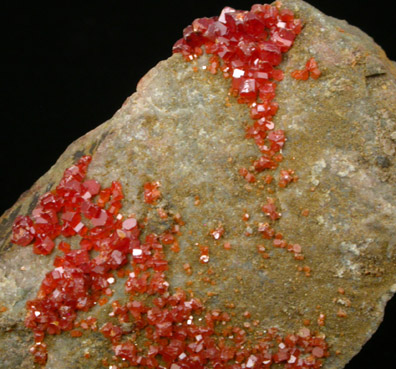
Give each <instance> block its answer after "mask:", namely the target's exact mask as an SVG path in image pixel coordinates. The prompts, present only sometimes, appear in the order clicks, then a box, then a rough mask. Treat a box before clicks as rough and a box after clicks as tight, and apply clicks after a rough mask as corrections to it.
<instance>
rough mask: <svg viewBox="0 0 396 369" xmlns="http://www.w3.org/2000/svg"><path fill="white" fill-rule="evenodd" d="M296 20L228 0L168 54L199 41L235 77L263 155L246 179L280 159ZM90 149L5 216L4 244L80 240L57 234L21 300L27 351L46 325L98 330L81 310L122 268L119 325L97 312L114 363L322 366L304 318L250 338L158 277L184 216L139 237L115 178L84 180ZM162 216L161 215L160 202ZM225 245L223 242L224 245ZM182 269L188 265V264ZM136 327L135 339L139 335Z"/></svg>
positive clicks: (316, 339) (40, 340)
mask: <svg viewBox="0 0 396 369" xmlns="http://www.w3.org/2000/svg"><path fill="white" fill-rule="evenodd" d="M301 27H302V25H301V21H300V20H298V19H295V18H294V15H293V13H292V12H291V11H289V10H287V9H280V8H279V7H277V6H270V5H254V6H253V7H252V8H251V11H237V10H234V9H232V8H228V7H227V8H225V9H224V10H223V11H222V13H221V14H220V16H219V17H213V18H201V19H197V20H195V21H194V22H193V24H192V25H191V26H189V27H187V28H186V29H185V30H184V37H183V39H181V40H179V41H178V42H177V43H176V44H175V46H174V49H173V50H174V52H180V53H182V54H183V55H184V57H185V58H186V59H187V60H192V59H194V58H196V57H198V56H199V55H202V53H203V50H202V47H204V48H205V51H206V52H207V53H208V54H213V55H212V57H211V59H210V65H209V68H208V70H209V71H210V72H211V73H217V71H218V70H219V69H221V71H222V72H223V74H224V76H225V77H230V78H232V83H231V92H232V94H233V95H234V96H236V97H238V101H239V102H240V103H243V104H247V105H248V106H249V109H250V115H251V118H252V119H253V120H254V123H253V125H252V126H250V127H248V128H247V132H246V136H247V137H248V138H251V139H254V140H255V142H256V144H257V146H258V148H259V150H260V151H261V153H262V156H261V157H260V158H258V159H257V160H256V161H255V162H254V163H253V166H252V168H249V170H247V169H246V168H241V169H240V170H239V173H240V174H241V176H243V177H244V178H245V180H246V181H247V182H249V183H254V182H255V181H256V177H255V175H253V174H252V173H251V171H253V170H255V171H256V172H258V173H259V172H262V171H264V170H267V171H268V170H274V169H275V168H277V167H278V165H279V163H280V162H281V161H282V158H283V157H282V154H281V151H282V148H283V146H284V144H285V141H286V137H285V133H284V131H283V130H279V129H278V130H275V126H274V123H273V122H272V117H273V116H274V115H275V114H276V112H277V109H278V105H277V104H276V103H275V102H274V101H273V99H274V97H275V89H276V82H278V81H281V80H282V79H283V77H284V75H283V72H282V71H281V70H279V69H276V68H275V67H277V66H278V65H279V63H280V62H281V60H282V53H285V52H286V51H288V50H289V49H290V47H291V46H292V44H293V41H294V39H295V37H296V35H297V34H299V33H300V31H301ZM307 68H310V73H311V76H312V78H315V77H314V76H316V75H318V72H317V65H316V64H315V63H314V62H313V61H312V60H311V61H310V63H309V66H308V63H307ZM319 74H320V73H319ZM91 159H92V158H91V157H89V156H84V157H82V158H81V159H80V160H79V161H78V163H77V164H75V165H73V166H71V167H70V168H68V169H67V170H66V171H65V173H64V175H63V177H62V179H61V181H60V183H59V185H58V186H57V187H56V189H55V190H53V191H52V192H48V193H46V194H44V195H43V196H42V197H41V198H40V199H39V202H38V204H37V206H36V207H35V209H34V210H33V212H32V216H31V217H29V216H19V217H17V219H16V220H15V223H14V226H13V235H12V242H14V243H16V244H18V245H20V246H24V247H25V246H27V245H29V244H32V243H33V252H34V253H36V254H41V255H48V254H50V253H51V252H52V251H53V250H54V248H55V241H56V238H57V237H59V236H63V237H66V238H67V237H78V241H79V248H77V249H73V248H72V247H71V245H70V244H69V243H67V242H65V241H61V242H60V243H59V244H58V249H59V251H60V252H62V255H61V256H56V258H55V260H54V269H53V270H51V271H50V272H48V273H47V274H46V276H45V278H44V280H43V281H42V284H41V286H40V289H39V291H38V294H37V297H36V299H34V300H31V301H28V302H27V316H26V319H25V324H26V326H27V327H28V328H30V329H32V330H33V332H34V339H35V344H34V345H33V346H32V347H31V349H30V351H31V353H32V354H33V356H34V359H35V361H36V362H37V363H39V364H42V365H45V363H46V361H47V346H46V344H45V342H44V339H45V335H46V334H52V335H53V334H60V333H62V332H63V331H70V335H71V336H72V337H80V336H82V335H83V332H82V331H81V330H78V329H76V328H79V327H80V328H81V329H84V330H88V329H92V330H97V320H96V319H95V318H92V317H88V318H87V319H85V320H81V321H78V320H77V317H78V312H79V311H89V310H90V308H92V306H94V305H95V304H97V303H98V304H100V305H102V304H105V303H106V301H107V297H101V296H102V295H107V296H111V295H112V290H111V288H110V287H111V284H113V283H114V282H115V280H116V278H115V275H114V271H115V270H117V276H119V277H122V276H127V279H126V282H125V292H126V294H128V296H129V301H128V302H127V303H125V304H121V303H120V302H118V301H113V302H112V308H113V311H112V313H111V314H110V316H112V317H113V319H117V320H118V323H119V324H118V323H117V324H115V323H112V322H105V323H104V324H103V325H102V326H101V328H100V332H101V333H102V334H103V336H104V337H106V338H107V339H108V340H109V341H110V342H111V345H112V348H113V351H114V354H115V356H116V358H117V360H120V359H121V360H122V361H123V364H122V367H125V366H128V365H133V366H144V367H147V368H157V367H162V368H164V367H165V368H170V369H188V368H194V369H195V368H202V369H203V368H205V367H207V366H211V367H214V368H219V369H221V368H227V369H243V368H249V369H250V368H255V369H256V368H257V369H258V368H262V369H269V368H270V367H271V365H272V364H273V363H277V364H282V365H283V366H284V368H286V369H294V368H296V369H297V368H300V369H303V368H314V369H315V368H320V367H321V366H322V360H321V359H322V358H324V357H326V356H328V355H329V353H328V347H327V344H326V341H325V339H324V336H322V335H319V334H312V333H311V332H310V331H309V329H307V328H302V329H301V330H300V331H299V332H298V333H295V334H283V335H282V334H280V333H279V332H278V330H277V329H275V328H271V329H269V330H268V331H267V332H265V333H261V334H260V333H259V332H255V337H256V339H255V341H254V342H251V339H250V338H249V339H248V337H249V336H248V334H247V332H246V331H245V330H244V329H243V328H240V327H238V326H235V325H233V324H232V320H231V317H230V315H229V314H228V313H227V312H225V311H221V310H213V311H210V310H209V309H208V308H206V307H205V306H204V305H203V304H202V303H201V302H200V301H199V300H198V299H196V298H194V297H193V296H192V295H191V296H190V297H188V294H187V293H186V292H185V291H184V290H182V289H176V290H174V291H172V288H171V286H170V284H169V282H168V281H167V276H166V271H167V270H168V267H169V265H168V261H167V260H166V252H165V251H166V250H165V248H169V249H170V250H172V251H174V252H177V251H178V250H179V248H178V242H177V239H176V236H177V234H178V233H179V229H180V226H182V225H183V224H184V223H183V222H182V221H181V218H180V216H179V215H176V216H175V217H174V220H175V224H174V226H173V227H172V228H171V229H170V230H169V231H166V232H164V233H163V234H162V235H155V234H149V235H147V236H146V238H145V240H144V242H141V241H140V229H139V224H138V222H137V219H136V217H135V216H129V217H126V218H125V217H124V216H123V215H121V214H120V213H119V212H120V210H121V208H122V200H123V193H122V186H121V184H120V183H119V182H113V183H112V184H111V186H110V187H108V188H104V189H102V188H101V185H100V184H99V182H97V181H96V180H95V179H88V180H86V179H85V176H86V173H87V169H88V165H89V163H90V161H91ZM272 179H273V177H272V176H270V175H267V176H266V177H265V178H264V181H265V183H267V184H270V183H271V182H272ZM295 180H296V176H294V172H293V171H292V170H281V172H280V180H279V186H280V187H286V186H287V185H288V184H289V183H290V182H292V181H295ZM159 186H160V184H159V182H149V183H146V184H145V185H144V188H143V190H144V202H146V203H147V204H149V205H155V204H156V201H157V200H158V199H159V198H160V197H161V193H160V191H159ZM159 210H161V209H159ZM262 210H263V212H264V213H265V214H266V215H267V216H268V217H269V218H270V219H271V221H275V220H276V219H278V218H279V217H280V215H281V214H280V213H279V212H278V211H277V209H276V205H275V201H274V199H272V198H268V199H267V203H266V204H264V205H263V207H262ZM159 214H162V216H163V217H165V218H166V217H168V215H167V214H166V213H165V212H164V211H163V210H162V211H160V212H159ZM246 220H247V219H246ZM258 232H260V233H261V234H262V236H263V238H264V239H268V240H271V239H272V240H273V246H274V247H282V248H287V249H288V250H289V251H291V252H294V254H295V257H296V258H301V257H302V255H301V254H300V253H301V246H300V245H298V244H294V245H293V244H288V243H287V242H286V241H285V240H283V236H282V235H281V234H279V233H276V232H275V230H274V228H272V227H271V226H270V225H269V224H268V223H265V224H260V225H259V227H258ZM210 234H211V236H212V237H213V238H214V239H215V240H219V239H220V238H221V237H222V235H223V234H224V228H223V227H222V226H221V225H220V226H219V227H218V228H217V229H215V230H213V231H211V232H210ZM227 245H228V243H227ZM198 246H199V248H200V262H201V263H202V264H207V263H208V262H209V260H210V258H209V247H208V246H202V245H198ZM224 248H226V249H227V248H229V247H228V246H227V247H226V244H224ZM92 251H94V252H92ZM264 251H265V247H264V246H262V247H259V252H261V253H262V256H263V257H265V258H268V257H269V255H268V254H267V253H265V252H264ZM126 266H129V268H132V270H129V269H126ZM122 267H124V268H122ZM121 268H122V269H121ZM183 268H184V270H185V271H186V272H187V273H188V274H191V273H192V270H191V266H190V265H189V264H188V263H186V264H184V265H183ZM128 322H132V323H133V327H134V328H133V331H132V332H129V331H128V332H127V331H125V330H124V329H123V328H122V325H123V323H128ZM131 333H132V334H131ZM138 336H139V337H142V338H143V340H142V341H140V340H136V337H138ZM139 342H140V343H139ZM85 357H87V358H88V357H89V355H88V356H85ZM111 367H117V366H116V365H112V366H111Z"/></svg>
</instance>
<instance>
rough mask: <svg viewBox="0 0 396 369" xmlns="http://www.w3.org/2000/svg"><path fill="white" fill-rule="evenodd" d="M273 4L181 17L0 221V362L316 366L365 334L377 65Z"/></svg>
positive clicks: (386, 289) (384, 124)
mask: <svg viewBox="0 0 396 369" xmlns="http://www.w3.org/2000/svg"><path fill="white" fill-rule="evenodd" d="M283 3H284V4H287V5H288V7H289V8H290V9H292V10H293V12H292V11H287V10H285V9H284V8H282V7H280V8H279V7H276V6H273V7H270V6H263V5H255V6H253V7H252V9H251V11H250V12H241V11H237V10H234V9H231V8H226V9H224V10H223V12H222V13H221V14H220V16H219V17H218V18H203V19H198V20H196V21H194V22H193V24H192V25H191V26H190V27H187V28H186V30H185V31H184V35H183V40H184V41H179V42H178V43H177V44H176V46H175V49H176V51H177V54H179V53H182V54H183V55H182V56H180V55H174V56H173V57H171V58H170V59H169V60H167V61H165V62H162V63H160V64H159V65H158V66H157V67H156V68H155V69H154V70H152V71H151V72H150V73H149V74H148V75H147V76H146V77H145V78H144V79H143V80H142V82H141V83H140V85H139V86H138V93H137V94H136V95H134V96H133V97H132V98H130V99H128V100H127V101H126V103H125V104H124V106H123V108H122V109H121V110H120V111H119V112H118V113H117V114H116V115H115V117H114V118H113V119H112V120H111V121H110V122H108V123H106V124H104V125H102V126H101V127H98V128H97V129H96V130H95V131H93V132H91V133H89V134H88V135H86V136H85V137H83V138H81V139H80V140H79V141H77V142H76V143H73V144H72V145H71V147H70V148H69V149H68V151H67V152H66V153H65V154H64V155H63V156H62V157H61V159H60V161H59V162H58V163H57V164H56V165H55V166H54V168H52V169H51V170H50V172H48V173H47V174H46V175H45V176H43V177H42V178H41V179H40V180H39V181H38V182H37V183H36V184H35V185H34V187H33V188H32V189H31V190H30V191H29V192H28V193H27V194H25V195H24V196H23V197H22V198H21V200H20V201H19V202H18V203H17V204H16V205H15V207H13V208H12V209H11V210H10V211H9V212H8V213H6V214H5V215H4V216H3V218H2V223H1V226H2V227H3V228H2V229H4V235H5V237H4V242H3V244H2V245H3V246H2V255H1V261H0V267H1V269H0V273H2V274H1V279H0V285H1V289H0V324H1V325H0V326H1V327H5V329H4V330H1V331H0V341H1V344H0V349H3V350H4V348H5V349H6V350H7V355H3V356H4V357H5V359H3V362H2V363H1V364H0V367H1V365H4V367H21V368H31V367H33V365H34V364H33V359H35V360H36V362H37V363H39V364H45V363H46V365H47V367H51V368H75V367H82V368H85V367H87V368H96V367H97V368H99V367H103V365H105V366H106V367H109V368H112V369H114V368H119V367H127V366H128V365H134V366H146V367H158V366H162V367H169V368H173V369H179V368H184V367H185V368H187V367H205V366H207V365H212V366H215V367H232V368H235V369H237V368H242V367H243V368H260V367H261V368H270V367H271V366H272V367H273V368H275V367H284V368H304V367H308V368H310V367H312V368H319V367H323V368H327V369H332V368H341V367H342V366H343V365H344V364H345V363H346V362H347V361H348V360H349V358H350V357H351V356H352V355H353V354H355V353H356V352H357V350H358V349H359V347H360V346H361V345H362V343H364V342H365V340H366V339H367V337H368V336H369V335H370V334H371V333H372V332H373V330H374V329H375V327H376V325H377V324H378V322H379V320H380V318H381V313H382V309H383V304H384V302H385V300H386V299H387V298H388V297H389V296H390V293H391V292H390V291H393V289H392V286H393V285H394V283H395V281H394V273H393V272H392V271H393V270H394V269H395V263H396V260H395V253H394V252H393V251H394V247H393V246H394V243H392V239H393V238H392V237H394V233H393V232H394V229H396V224H394V219H395V217H393V216H392V215H393V214H394V207H395V202H394V197H395V196H394V188H395V187H394V183H395V180H396V179H395V173H394V170H393V168H394V166H392V165H393V161H392V160H393V159H392V157H391V155H392V148H394V147H393V146H392V142H390V141H389V140H388V136H389V137H391V136H390V134H389V133H390V132H393V130H394V121H396V119H395V117H396V112H395V111H394V106H393V105H392V104H390V103H389V101H394V97H395V96H396V87H395V82H394V79H393V77H391V75H392V73H394V69H392V68H393V67H392V66H391V65H390V64H388V62H387V60H386V58H385V57H384V56H383V55H382V54H381V52H380V51H379V50H378V49H376V46H375V45H373V44H372V42H371V41H369V40H368V38H366V36H364V35H362V34H360V33H359V32H358V31H357V30H356V29H354V28H352V27H349V26H347V25H345V24H341V23H340V22H338V21H336V20H334V19H328V18H326V17H324V16H323V15H321V14H320V13H318V12H317V11H315V10H314V9H312V8H311V7H309V6H308V5H306V4H304V3H302V2H300V1H292V0H289V1H284V2H283ZM294 14H295V15H294ZM279 17H282V18H281V19H280V18H279ZM295 17H298V18H299V19H302V20H304V23H305V25H304V28H303V29H302V30H301V29H299V28H298V26H299V25H300V26H301V24H300V22H298V21H297V22H296V21H295V20H294V19H295ZM294 26H295V27H296V28H293V27H294ZM340 27H342V28H343V32H340V30H339V29H340ZM300 31H301V32H300ZM290 32H291V33H290ZM292 34H294V36H296V34H298V36H297V39H296V43H295V44H294V45H293V46H292V47H290V46H291V43H290V42H291V41H293V40H294V38H293V35H292ZM246 35H250V36H246ZM237 36H238V37H239V36H241V39H238V38H237ZM202 41H204V42H203V43H202ZM177 48H178V49H177ZM288 49H289V51H288V52H287V54H285V52H286V51H287V50H288ZM354 58H355V59H356V58H357V59H358V60H355V59H354ZM185 59H187V60H189V61H190V62H186V61H185ZM381 68H382V69H381ZM368 70H377V71H378V70H383V73H382V74H380V75H379V76H378V74H376V75H375V77H371V76H370V75H368V74H367V73H368V72H367V71H368ZM392 71H393V72H392ZM295 72H296V73H295ZM297 72H298V73H297ZM301 76H302V77H303V78H300V77H301ZM296 77H298V78H296ZM318 77H319V78H318ZM362 81H364V82H362ZM350 86H353V88H350ZM374 118H375V122H377V119H381V125H377V124H374ZM392 124H393V126H392ZM351 127H353V130H351ZM81 153H84V154H86V155H85V156H81ZM383 155H386V156H388V157H389V161H390V163H391V165H390V166H388V167H387V168H383V167H380V168H379V167H378V166H377V165H376V163H377V162H378V161H377V160H375V158H376V157H377V156H383ZM35 194H38V198H35V197H34V195H35ZM372 209H376V211H375V214H373V210H372ZM12 224H14V228H13V229H12V227H11V225H12ZM10 241H12V242H13V243H14V244H17V245H20V246H21V247H20V246H17V245H12V244H11V243H10ZM392 245H393V246H392ZM36 254H39V255H36ZM3 275H4V277H3ZM25 304H26V308H25ZM368 312H370V314H368ZM26 313H27V315H26V316H25V314H26ZM24 317H25V321H24ZM363 317H364V319H363ZM26 326H27V328H29V329H26ZM32 343H34V344H33V346H32ZM328 344H330V346H329V345H328ZM29 347H30V353H29Z"/></svg>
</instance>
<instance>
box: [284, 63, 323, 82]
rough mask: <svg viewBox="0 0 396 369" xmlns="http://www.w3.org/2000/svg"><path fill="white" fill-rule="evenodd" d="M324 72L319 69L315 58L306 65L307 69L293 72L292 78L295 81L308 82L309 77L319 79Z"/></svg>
mask: <svg viewBox="0 0 396 369" xmlns="http://www.w3.org/2000/svg"><path fill="white" fill-rule="evenodd" d="M321 74H322V72H321V71H320V70H319V68H318V63H317V62H316V60H315V59H314V58H311V59H309V60H308V61H307V62H306V63H305V68H304V69H302V70H295V71H293V72H291V76H292V77H293V78H295V79H297V80H298V79H299V80H303V81H306V80H307V79H308V78H309V77H311V78H312V79H318V78H319V77H320V75H321Z"/></svg>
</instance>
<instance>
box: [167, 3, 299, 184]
mask: <svg viewBox="0 0 396 369" xmlns="http://www.w3.org/2000/svg"><path fill="white" fill-rule="evenodd" d="M301 29H302V22H301V20H299V19H295V18H294V15H293V13H292V12H291V11H290V10H288V9H279V8H278V7H276V6H271V5H267V4H266V5H258V4H257V5H253V6H252V8H251V10H250V11H240V10H235V9H232V8H229V7H226V8H224V9H223V11H222V12H221V14H220V16H219V17H212V18H200V19H196V20H195V21H194V22H193V23H192V25H191V26H188V27H187V28H185V29H184V31H183V38H182V39H180V40H179V41H177V42H176V44H175V45H174V47H173V52H175V53H181V54H182V55H183V56H184V57H185V58H186V59H187V60H193V59H195V58H197V57H198V56H199V55H201V54H202V53H203V50H202V49H203V48H204V50H205V52H206V53H207V54H213V56H214V57H219V58H220V59H221V63H219V62H216V63H215V64H216V67H217V68H219V69H220V70H221V71H222V73H223V75H224V77H226V78H231V93H232V94H233V95H234V96H236V97H237V98H238V102H240V103H244V104H247V105H248V106H249V109H250V116H251V118H252V119H253V120H254V123H253V125H251V126H250V127H248V128H247V133H246V136H247V137H248V138H252V139H254V141H255V143H256V144H257V146H258V148H259V150H260V151H261V153H262V156H261V157H260V158H259V159H258V160H257V161H256V162H255V163H254V167H255V170H256V171H257V172H261V171H263V170H265V169H275V168H276V167H277V166H278V163H279V162H280V161H281V160H282V155H281V154H279V152H280V151H281V149H282V147H283V145H284V143H285V140H286V137H285V134H284V131H283V130H280V129H279V130H275V129H274V128H275V126H274V123H273V122H272V117H273V116H274V115H275V114H276V112H277V110H278V104H277V103H276V102H274V101H273V100H274V98H275V90H276V86H277V82H279V81H281V80H282V79H283V77H284V74H283V71H282V70H280V69H277V68H276V67H277V66H278V65H279V64H280V63H281V61H282V54H283V53H285V52H287V51H288V50H289V49H290V48H291V46H292V45H293V42H294V39H295V38H296V36H297V35H298V34H299V33H300V32H301ZM210 60H211V63H210V65H209V70H210V71H211V72H212V73H213V72H216V71H217V68H215V69H213V62H214V61H215V60H216V59H213V57H212V58H211V59H210ZM242 175H243V176H244V177H245V178H246V179H247V181H248V182H253V181H254V180H253V177H252V176H251V175H249V176H248V177H247V175H248V174H246V175H244V174H242Z"/></svg>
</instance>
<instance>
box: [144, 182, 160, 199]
mask: <svg viewBox="0 0 396 369" xmlns="http://www.w3.org/2000/svg"><path fill="white" fill-rule="evenodd" d="M159 186H160V184H159V182H148V183H145V185H144V201H145V202H146V203H147V204H153V203H155V202H156V201H157V200H158V199H159V198H160V197H161V192H160V190H159V189H158V188H159Z"/></svg>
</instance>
